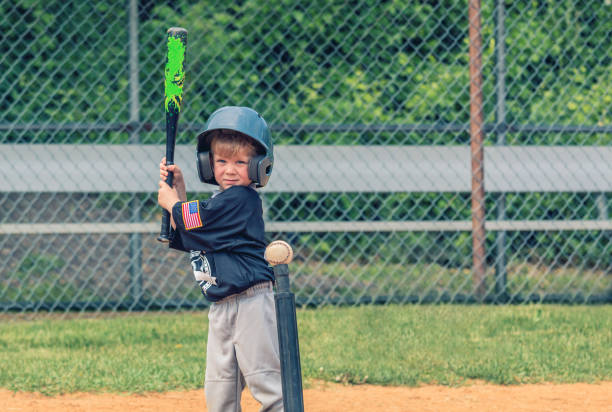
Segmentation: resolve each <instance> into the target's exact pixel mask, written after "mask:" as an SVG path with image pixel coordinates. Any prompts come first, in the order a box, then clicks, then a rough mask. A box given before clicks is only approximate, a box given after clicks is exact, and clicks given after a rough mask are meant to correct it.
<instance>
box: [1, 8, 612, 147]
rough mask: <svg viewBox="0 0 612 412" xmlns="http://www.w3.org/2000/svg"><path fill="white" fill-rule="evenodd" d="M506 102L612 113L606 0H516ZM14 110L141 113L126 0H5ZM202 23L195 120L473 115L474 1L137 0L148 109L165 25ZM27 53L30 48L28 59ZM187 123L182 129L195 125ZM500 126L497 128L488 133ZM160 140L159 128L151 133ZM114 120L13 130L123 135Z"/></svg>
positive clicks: (154, 110) (491, 54) (11, 117)
mask: <svg viewBox="0 0 612 412" xmlns="http://www.w3.org/2000/svg"><path fill="white" fill-rule="evenodd" d="M506 3H507V4H506V19H505V27H506V39H505V46H506V53H507V56H506V86H507V90H506V102H507V105H508V120H509V121H510V122H511V123H513V124H553V123H560V124H587V125H609V124H610V112H609V107H610V93H609V84H610V81H611V78H610V76H611V74H610V73H611V72H612V70H611V68H612V60H611V58H610V56H612V45H611V44H610V42H609V41H608V37H609V35H610V23H609V22H610V21H612V11H611V8H610V6H609V5H607V4H605V3H604V2H599V1H581V2H574V1H572V0H563V1H562V2H561V3H559V2H556V1H552V0H547V1H537V2H536V1H532V0H520V1H516V2H506ZM495 4H496V3H495V2H483V4H482V7H483V10H482V25H483V31H482V33H483V46H484V47H483V53H482V54H483V69H484V79H485V83H484V87H485V90H484V96H485V114H486V117H487V121H489V122H493V121H494V120H495V119H494V116H495V101H496V99H495V93H496V91H495V81H496V66H495V61H496V54H495V53H496V50H495V43H496V41H497V39H496V31H495V15H496V10H495V9H494V8H493V7H494V6H495ZM0 9H1V10H2V15H3V18H2V19H0V30H2V33H3V34H4V37H3V40H2V41H1V42H0V51H2V53H1V54H2V55H3V56H4V57H3V58H2V59H0V69H1V72H2V73H3V76H2V77H0V82H1V88H0V90H2V99H0V105H1V107H0V108H1V109H2V110H1V112H2V119H1V120H0V121H1V122H2V123H6V122H15V123H36V124H40V123H75V122H85V123H92V124H96V125H99V124H102V123H117V122H127V121H129V116H130V114H129V104H128V98H129V94H128V91H129V88H128V77H129V60H128V57H129V33H128V28H129V25H128V16H127V6H125V7H118V6H117V5H116V4H115V3H113V2H110V1H109V0H101V1H96V2H93V3H91V4H90V3H83V2H76V1H68V2H66V1H59V0H50V1H46V2H32V1H27V0H15V1H10V2H9V1H1V2H0ZM170 26H183V27H186V28H187V29H188V30H189V38H188V46H187V59H186V86H185V87H186V91H185V104H186V106H185V110H184V113H183V122H192V123H196V124H202V123H203V122H204V120H205V119H206V117H207V116H208V115H209V114H210V113H211V112H212V111H213V110H215V109H216V108H218V107H219V106H221V105H227V104H240V105H249V106H253V107H256V108H257V109H258V110H259V111H261V112H262V113H264V114H265V115H266V118H267V119H268V121H269V122H270V123H271V124H273V125H274V124H303V123H306V124H308V123H315V124H316V123H324V124H355V123H357V124H398V125H401V124H415V123H416V124H419V123H426V124H431V123H438V122H443V123H449V122H457V123H467V121H468V116H469V113H468V108H469V95H468V92H469V87H468V83H469V74H468V55H467V34H468V22H467V5H466V3H465V2H462V1H456V0H445V1H439V2H430V1H416V2H407V3H406V2H397V1H386V2H377V1H362V2H357V3H355V2H332V3H330V2H328V1H324V0H317V1H315V2H309V3H308V4H302V3H300V2H292V1H284V0H274V1H267V2H264V3H262V2H259V1H252V0H246V1H240V2H229V3H227V2H226V3H222V4H219V3H218V2H212V1H209V0H202V1H196V2H194V1H187V0H182V1H176V2H167V1H150V2H146V3H144V4H141V5H140V7H139V53H138V57H139V79H140V96H139V97H140V104H141V107H140V119H141V121H143V122H147V123H160V122H161V121H162V119H161V117H162V112H163V110H162V102H163V64H164V53H165V48H164V47H163V46H164V39H165V32H166V29H167V28H168V27H170ZM17 62H18V64H17ZM191 138H192V136H188V135H187V134H181V135H180V136H179V139H182V140H183V141H184V142H186V141H191ZM277 138H278V139H279V140H278V141H279V142H282V143H294V144H295V143H327V144H329V143H340V142H342V143H348V144H357V143H361V144H386V143H396V144H448V143H465V142H466V139H465V135H463V134H457V133H446V134H441V133H426V134H415V135H412V134H406V133H397V132H384V133H381V132H376V133H359V134H355V135H350V134H349V135H347V134H345V133H337V132H316V131H315V132H308V133H296V134H293V135H287V134H285V133H279V136H277ZM487 138H488V139H489V140H491V141H494V140H495V139H496V137H495V135H493V134H491V135H489V136H488V137H487ZM140 139H141V141H142V142H145V143H154V142H155V143H159V142H161V141H162V139H163V136H162V134H161V133H157V132H155V133H141V136H140ZM508 139H509V142H512V143H537V144H550V143H554V144H566V143H579V144H609V143H610V135H609V134H607V135H579V136H572V135H550V134H537V133H536V134H521V135H517V136H509V137H508ZM126 140H127V135H126V134H125V133H116V132H112V131H110V130H104V131H93V130H91V131H79V132H61V133H59V132H52V133H43V132H35V133H21V132H18V131H14V132H11V133H10V134H9V135H8V136H7V137H5V141H17V142H29V141H32V142H53V143H57V142H62V141H67V142H90V141H96V142H119V141H126Z"/></svg>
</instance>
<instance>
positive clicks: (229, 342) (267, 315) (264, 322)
mask: <svg viewBox="0 0 612 412" xmlns="http://www.w3.org/2000/svg"><path fill="white" fill-rule="evenodd" d="M208 319H209V324H208V344H207V348H206V378H205V384H204V387H205V393H206V406H207V408H208V411H209V412H234V411H236V412H239V411H241V407H240V398H241V395H242V390H243V389H244V386H245V384H246V385H247V386H248V387H249V390H250V391H251V394H252V395H253V397H254V398H255V399H256V400H257V401H258V402H259V403H261V405H262V406H261V411H262V412H263V411H271V412H272V411H282V410H283V394H282V383H281V374H280V357H279V349H278V331H277V330H276V309H275V306H274V292H273V289H272V282H265V283H260V284H257V285H255V286H252V287H251V288H249V289H247V290H246V291H244V292H242V293H240V294H237V295H232V296H229V297H227V298H225V299H223V300H221V301H219V302H215V303H213V304H212V305H211V307H210V309H209V312H208Z"/></svg>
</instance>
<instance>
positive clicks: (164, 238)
mask: <svg viewBox="0 0 612 412" xmlns="http://www.w3.org/2000/svg"><path fill="white" fill-rule="evenodd" d="M171 164H173V163H169V162H166V165H167V166H170V165H171ZM173 178H174V173H172V172H168V177H166V183H168V186H170V187H172V179H173ZM157 240H159V241H160V242H164V243H167V242H169V241H170V212H168V211H167V210H166V209H164V210H163V211H162V219H161V230H160V231H159V236H158V238H157Z"/></svg>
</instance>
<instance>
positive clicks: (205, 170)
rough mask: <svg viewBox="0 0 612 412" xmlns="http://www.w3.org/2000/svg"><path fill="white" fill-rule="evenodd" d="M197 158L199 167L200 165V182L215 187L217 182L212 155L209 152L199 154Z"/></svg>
mask: <svg viewBox="0 0 612 412" xmlns="http://www.w3.org/2000/svg"><path fill="white" fill-rule="evenodd" d="M196 156H197V159H196V160H197V162H196V163H197V165H198V176H199V177H200V181H201V182H202V183H210V184H213V185H217V184H218V183H217V181H216V180H215V172H214V170H213V165H212V159H211V157H212V154H211V153H210V152H208V151H206V152H198V153H196Z"/></svg>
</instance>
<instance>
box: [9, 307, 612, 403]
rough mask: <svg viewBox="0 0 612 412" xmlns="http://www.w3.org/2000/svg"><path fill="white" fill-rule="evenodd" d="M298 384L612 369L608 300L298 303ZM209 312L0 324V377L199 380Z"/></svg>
mask: <svg viewBox="0 0 612 412" xmlns="http://www.w3.org/2000/svg"><path fill="white" fill-rule="evenodd" d="M298 323H299V332H300V352H301V357H302V372H303V375H304V383H305V386H308V384H309V382H310V381H311V380H313V379H323V380H328V381H338V382H345V383H363V382H367V383H372V384H383V385H420V384H430V383H437V384H444V385H461V384H464V383H465V382H468V381H470V380H484V381H488V382H492V383H497V384H517V383H527V382H529V383H533V382H568V383H571V382H595V381H602V380H610V379H612V306H609V305H608V306H554V305H530V306H461V305H434V306H416V305H415V306H413V305H407V306H394V305H392V306H360V307H345V308H333V307H326V308H321V309H317V310H312V309H303V310H299V311H298ZM206 328H207V318H206V313H205V312H200V313H193V312H187V313H179V314H145V315H128V316H114V317H107V318H96V319H72V320H58V319H50V318H48V317H47V318H42V319H40V320H30V321H9V322H3V323H2V324H1V325H0V365H2V367H1V368H0V387H3V388H7V389H10V390H14V391H39V392H42V393H47V394H56V393H66V392H74V391H109V392H144V391H165V390H171V389H193V388H201V387H202V384H203V377H204V368H205V361H206V359H205V354H206Z"/></svg>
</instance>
